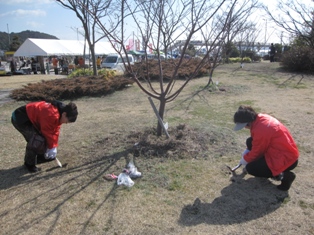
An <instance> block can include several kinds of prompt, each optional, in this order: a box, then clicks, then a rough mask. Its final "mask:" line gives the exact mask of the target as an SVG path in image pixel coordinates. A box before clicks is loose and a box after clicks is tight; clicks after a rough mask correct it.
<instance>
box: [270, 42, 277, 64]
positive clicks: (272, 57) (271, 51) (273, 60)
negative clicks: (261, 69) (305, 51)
mask: <svg viewBox="0 0 314 235" xmlns="http://www.w3.org/2000/svg"><path fill="white" fill-rule="evenodd" d="M275 54H276V47H275V46H274V44H273V43H272V44H271V45H270V47H269V60H270V62H275Z"/></svg>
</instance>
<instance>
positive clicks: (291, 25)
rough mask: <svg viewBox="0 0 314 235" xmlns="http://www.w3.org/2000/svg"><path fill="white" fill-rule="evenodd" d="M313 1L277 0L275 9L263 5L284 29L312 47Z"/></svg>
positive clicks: (313, 29)
mask: <svg viewBox="0 0 314 235" xmlns="http://www.w3.org/2000/svg"><path fill="white" fill-rule="evenodd" d="M313 2H314V1H311V2H309V1H303V2H302V1H300V0H278V4H277V8H276V11H274V10H272V9H269V8H268V7H267V6H264V9H265V10H266V12H267V14H268V15H269V16H270V18H271V19H272V20H273V21H274V22H275V24H276V25H277V26H279V27H280V28H281V29H283V30H284V31H286V32H288V33H289V34H290V35H292V36H293V37H294V38H296V37H298V38H300V39H302V40H303V41H305V42H306V43H307V44H308V45H309V46H310V47H311V48H314V19H313V14H314V3H313Z"/></svg>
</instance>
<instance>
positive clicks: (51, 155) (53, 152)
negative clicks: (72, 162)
mask: <svg viewBox="0 0 314 235" xmlns="http://www.w3.org/2000/svg"><path fill="white" fill-rule="evenodd" d="M56 156H57V148H51V149H47V151H46V153H45V158H46V159H47V160H53V159H55V158H56Z"/></svg>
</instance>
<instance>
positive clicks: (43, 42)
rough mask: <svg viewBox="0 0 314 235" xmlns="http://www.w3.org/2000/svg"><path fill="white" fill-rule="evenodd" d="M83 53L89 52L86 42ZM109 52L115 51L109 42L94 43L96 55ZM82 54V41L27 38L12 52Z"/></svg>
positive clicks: (26, 55)
mask: <svg viewBox="0 0 314 235" xmlns="http://www.w3.org/2000/svg"><path fill="white" fill-rule="evenodd" d="M85 53H86V54H89V47H88V44H87V43H86V49H85ZM110 53H115V50H114V49H113V47H112V46H111V44H110V43H109V42H97V43H96V46H95V54H96V55H104V54H110ZM83 54H84V41H77V40H57V39H34V38H28V39H26V40H25V42H24V43H23V44H22V45H21V46H20V47H19V49H18V50H17V51H16V52H15V53H14V56H25V57H33V56H52V55H56V56H62V55H63V56H66V55H69V56H74V55H78V56H80V55H83Z"/></svg>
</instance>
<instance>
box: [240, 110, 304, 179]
mask: <svg viewBox="0 0 314 235" xmlns="http://www.w3.org/2000/svg"><path fill="white" fill-rule="evenodd" d="M250 131H251V137H252V138H253V142H252V146H253V147H252V150H251V151H250V152H249V153H247V154H246V155H244V160H245V161H247V162H252V161H254V160H256V159H258V158H260V157H262V156H265V160H266V163H267V165H268V167H269V169H270V170H271V172H272V174H273V176H276V175H279V174H280V173H281V172H283V171H284V170H286V169H287V168H288V167H289V166H291V165H292V164H293V163H294V162H295V161H296V160H297V159H298V157H299V151H298V147H297V145H296V143H295V142H294V140H293V138H292V136H291V134H290V132H289V130H288V129H287V128H286V127H285V126H284V125H283V124H282V123H280V122H279V121H278V120H277V119H276V118H274V117H272V116H270V115H267V114H258V115H257V118H256V120H255V121H254V122H252V124H251V128H250Z"/></svg>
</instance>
